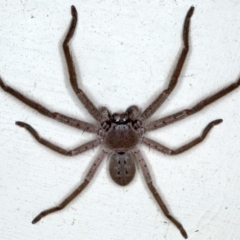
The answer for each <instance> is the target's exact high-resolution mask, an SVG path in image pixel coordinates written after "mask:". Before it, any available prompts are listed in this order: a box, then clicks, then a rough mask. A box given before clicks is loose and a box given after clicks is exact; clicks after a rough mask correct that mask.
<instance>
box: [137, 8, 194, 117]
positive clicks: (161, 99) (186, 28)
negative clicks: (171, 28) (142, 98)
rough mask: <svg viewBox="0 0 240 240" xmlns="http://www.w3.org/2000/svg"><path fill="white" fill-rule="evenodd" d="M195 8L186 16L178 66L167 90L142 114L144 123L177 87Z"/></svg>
mask: <svg viewBox="0 0 240 240" xmlns="http://www.w3.org/2000/svg"><path fill="white" fill-rule="evenodd" d="M193 11H194V7H191V8H190V9H189V10H188V12H187V15H186V18H185V21H184V26H183V36H182V38H183V49H182V52H181V55H180V57H179V59H178V62H177V66H176V68H175V69H174V72H173V74H172V77H171V79H170V82H169V84H168V88H167V89H165V90H164V91H163V92H162V93H161V94H160V95H159V96H158V97H157V98H156V99H155V100H154V101H153V102H152V103H151V104H150V105H149V106H148V107H147V108H146V109H145V110H144V112H143V113H142V114H141V116H140V121H141V122H144V121H145V120H146V119H148V118H149V117H150V116H151V115H152V114H154V113H155V112H156V110H157V109H158V108H159V107H160V106H161V105H162V104H163V103H164V101H165V100H166V99H167V97H168V96H169V95H170V93H171V92H172V91H173V89H174V88H175V86H176V85H177V81H178V78H179V75H180V74H181V71H182V68H183V64H184V62H185V60H186V57H187V54H188V51H189V27H190V19H191V17H192V15H193Z"/></svg>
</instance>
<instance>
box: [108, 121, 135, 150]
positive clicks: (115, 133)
mask: <svg viewBox="0 0 240 240" xmlns="http://www.w3.org/2000/svg"><path fill="white" fill-rule="evenodd" d="M138 140H139V139H138V134H137V132H136V131H135V130H134V129H133V128H132V127H131V126H130V125H128V124H119V125H114V126H113V127H112V128H111V129H110V130H109V131H108V132H107V134H106V136H105V140H104V142H105V145H106V146H107V147H108V148H109V149H111V150H114V151H116V152H126V151H128V150H130V149H132V148H133V147H135V146H136V145H137V143H138Z"/></svg>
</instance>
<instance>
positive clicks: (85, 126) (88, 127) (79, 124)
mask: <svg viewBox="0 0 240 240" xmlns="http://www.w3.org/2000/svg"><path fill="white" fill-rule="evenodd" d="M0 87H1V88H2V89H3V90H4V91H5V92H7V93H9V94H11V95H12V96H14V97H15V98H17V99H18V100H20V101H21V102H23V103H25V104H26V105H28V106H29V107H31V108H33V109H35V110H37V111H38V112H39V113H41V114H42V115H44V116H47V117H49V118H53V119H55V120H57V121H59V122H62V123H65V124H67V125H69V126H72V127H75V128H78V129H82V130H84V131H86V132H93V133H96V132H97V130H98V127H97V126H95V125H93V124H91V123H87V122H83V121H80V120H77V119H73V118H70V117H67V116H65V115H63V114H60V113H57V112H51V111H49V110H48V109H47V108H45V107H43V106H42V105H41V104H39V103H37V102H35V101H33V100H30V99H29V98H27V97H25V96H23V95H22V94H21V93H20V92H18V91H17V90H15V89H13V88H11V87H9V86H7V85H5V83H4V82H3V81H2V79H1V78H0Z"/></svg>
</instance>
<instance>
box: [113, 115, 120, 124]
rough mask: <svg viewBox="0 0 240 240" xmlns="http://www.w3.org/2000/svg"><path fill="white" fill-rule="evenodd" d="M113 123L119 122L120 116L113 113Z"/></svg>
mask: <svg viewBox="0 0 240 240" xmlns="http://www.w3.org/2000/svg"><path fill="white" fill-rule="evenodd" d="M112 117H113V120H114V122H119V121H120V119H121V118H120V115H119V114H118V113H114V114H113V115H112Z"/></svg>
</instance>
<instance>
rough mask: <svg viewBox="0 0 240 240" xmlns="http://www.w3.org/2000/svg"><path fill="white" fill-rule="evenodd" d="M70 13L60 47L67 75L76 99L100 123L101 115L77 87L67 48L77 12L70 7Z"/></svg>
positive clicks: (74, 27)
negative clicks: (65, 34) (64, 59)
mask: <svg viewBox="0 0 240 240" xmlns="http://www.w3.org/2000/svg"><path fill="white" fill-rule="evenodd" d="M71 12H72V21H71V25H70V27H69V30H68V33H67V36H66V38H65V40H64V42H63V45H62V47H63V51H64V54H65V58H66V62H67V67H68V72H69V75H70V83H71V86H72V88H73V90H74V92H75V93H76V95H77V97H78V98H79V100H80V101H81V102H82V104H83V105H84V106H85V108H86V109H87V110H88V112H89V113H90V114H91V115H92V116H93V117H94V118H95V119H96V120H97V121H99V122H101V121H102V115H101V113H100V112H99V110H98V109H97V108H96V107H95V106H94V105H93V103H92V102H91V101H90V99H89V98H88V97H87V95H86V94H85V93H84V92H83V90H82V89H80V88H79V87H78V83H77V75H76V71H75V66H74V63H73V60H72V56H71V53H70V50H69V46H68V43H69V41H70V40H71V39H72V36H73V34H74V32H75V29H76V25H77V19H78V15H77V10H76V8H75V7H74V6H72V8H71Z"/></svg>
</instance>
